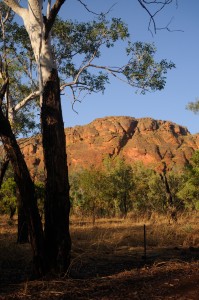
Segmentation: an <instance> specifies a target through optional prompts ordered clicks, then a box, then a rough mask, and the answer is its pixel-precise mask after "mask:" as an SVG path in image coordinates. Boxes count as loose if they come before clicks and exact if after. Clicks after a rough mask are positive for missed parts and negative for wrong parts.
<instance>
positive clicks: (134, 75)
mask: <svg viewBox="0 0 199 300" xmlns="http://www.w3.org/2000/svg"><path fill="white" fill-rule="evenodd" d="M126 51H127V55H128V56H131V57H130V60H129V62H128V64H127V65H126V66H125V68H124V75H125V76H126V77H127V80H128V82H129V84H130V85H132V86H135V87H137V88H140V89H141V92H142V93H145V92H146V91H147V90H151V91H155V90H162V89H163V88H164V86H165V83H166V76H165V75H166V73H167V70H170V69H172V68H174V67H175V65H174V63H172V62H167V61H166V60H165V59H163V60H161V61H160V62H159V63H157V62H156V61H155V58H154V56H155V53H156V48H155V46H154V45H153V44H149V43H141V42H136V43H134V44H132V43H130V42H129V45H128V48H127V50H126Z"/></svg>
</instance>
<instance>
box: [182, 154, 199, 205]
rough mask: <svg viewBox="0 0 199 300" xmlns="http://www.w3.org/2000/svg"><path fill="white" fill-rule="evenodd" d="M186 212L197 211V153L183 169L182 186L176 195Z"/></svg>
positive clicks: (198, 177)
mask: <svg viewBox="0 0 199 300" xmlns="http://www.w3.org/2000/svg"><path fill="white" fill-rule="evenodd" d="M178 196H179V198H180V199H181V200H182V201H183V203H184V205H185V208H186V209H188V210H198V209H199V151H196V152H195V153H194V154H193V156H192V159H191V161H190V163H189V165H188V166H187V167H186V169H185V173H184V178H183V186H182V189H181V190H180V191H179V193H178Z"/></svg>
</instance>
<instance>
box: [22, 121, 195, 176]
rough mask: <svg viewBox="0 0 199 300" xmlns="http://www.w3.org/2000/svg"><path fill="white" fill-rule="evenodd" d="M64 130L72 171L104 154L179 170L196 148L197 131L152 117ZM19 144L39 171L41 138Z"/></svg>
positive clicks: (99, 160)
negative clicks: (191, 131)
mask: <svg viewBox="0 0 199 300" xmlns="http://www.w3.org/2000/svg"><path fill="white" fill-rule="evenodd" d="M65 133H66V138H67V139H66V140H67V155H68V166H69V169H71V170H78V169H81V168H87V167H90V166H100V165H102V161H103V159H104V158H105V157H107V156H110V157H115V156H120V157H125V159H126V161H127V162H128V163H130V164H133V163H135V162H138V161H142V162H143V163H144V164H145V165H147V166H149V167H151V168H155V169H156V170H158V171H161V170H162V168H163V163H166V165H167V169H168V170H172V169H173V170H176V171H178V170H180V169H182V167H183V166H184V165H185V164H186V163H187V162H188V161H189V160H190V158H191V156H192V155H193V152H194V151H195V150H196V149H199V134H196V135H191V134H190V133H189V131H188V130H187V128H186V127H182V126H179V125H177V124H175V123H172V122H169V121H161V120H154V119H151V118H141V119H135V118H133V117H106V118H100V119H96V120H94V121H93V122H91V123H90V124H88V125H85V126H75V127H70V128H66V129H65ZM20 146H21V148H22V151H23V153H24V156H25V159H26V161H27V164H28V167H29V169H30V170H31V174H32V176H33V177H34V176H38V174H39V173H40V174H41V173H42V172H43V153H42V146H41V137H40V136H36V137H31V138H29V139H21V140H20Z"/></svg>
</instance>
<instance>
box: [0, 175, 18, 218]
mask: <svg viewBox="0 0 199 300" xmlns="http://www.w3.org/2000/svg"><path fill="white" fill-rule="evenodd" d="M16 206H17V197H16V183H15V181H14V179H13V177H9V178H7V179H6V180H5V181H4V182H3V183H2V186H1V190H0V211H1V213H2V214H10V216H11V217H12V215H13V214H14V212H15V211H16Z"/></svg>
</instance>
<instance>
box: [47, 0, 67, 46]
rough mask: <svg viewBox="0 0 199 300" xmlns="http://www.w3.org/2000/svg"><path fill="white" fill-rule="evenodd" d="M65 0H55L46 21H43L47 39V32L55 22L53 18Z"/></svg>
mask: <svg viewBox="0 0 199 300" xmlns="http://www.w3.org/2000/svg"><path fill="white" fill-rule="evenodd" d="M64 2H65V0H56V2H55V4H54V5H53V7H52V8H51V10H50V13H49V17H48V18H47V21H46V23H45V35H44V37H45V40H47V38H48V36H49V33H50V31H51V29H52V27H53V24H54V22H55V18H56V16H57V14H58V12H59V10H60V8H61V6H62V5H63V4H64Z"/></svg>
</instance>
